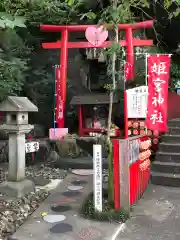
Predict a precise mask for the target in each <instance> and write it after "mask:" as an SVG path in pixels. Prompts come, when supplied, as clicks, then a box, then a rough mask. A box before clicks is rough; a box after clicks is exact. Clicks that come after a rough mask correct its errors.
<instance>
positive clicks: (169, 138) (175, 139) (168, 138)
mask: <svg viewBox="0 0 180 240" xmlns="http://www.w3.org/2000/svg"><path fill="white" fill-rule="evenodd" d="M161 142H165V143H179V144H180V135H170V134H166V135H163V136H162V137H161Z"/></svg>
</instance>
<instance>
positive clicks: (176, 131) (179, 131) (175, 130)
mask: <svg viewBox="0 0 180 240" xmlns="http://www.w3.org/2000/svg"><path fill="white" fill-rule="evenodd" d="M168 133H169V135H180V127H169V131H168Z"/></svg>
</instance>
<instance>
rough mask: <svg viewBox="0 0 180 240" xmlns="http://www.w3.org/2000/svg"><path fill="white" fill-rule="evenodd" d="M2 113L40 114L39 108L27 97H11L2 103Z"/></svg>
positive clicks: (0, 107)
mask: <svg viewBox="0 0 180 240" xmlns="http://www.w3.org/2000/svg"><path fill="white" fill-rule="evenodd" d="M0 111H2V112H38V108H37V107H36V106H35V105H34V104H33V103H32V102H31V101H29V99H28V98H27V97H16V96H9V97H8V98H7V99H6V100H4V101H3V102H1V103H0Z"/></svg>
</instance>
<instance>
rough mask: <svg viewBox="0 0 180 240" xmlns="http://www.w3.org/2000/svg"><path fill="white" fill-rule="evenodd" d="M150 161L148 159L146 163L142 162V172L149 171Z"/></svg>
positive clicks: (140, 166)
mask: <svg viewBox="0 0 180 240" xmlns="http://www.w3.org/2000/svg"><path fill="white" fill-rule="evenodd" d="M150 164H151V162H150V160H149V159H146V160H145V161H144V162H142V163H141V164H140V165H139V169H140V171H145V170H147V169H148V168H149V167H150Z"/></svg>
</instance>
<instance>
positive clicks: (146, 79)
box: [145, 53, 149, 135]
mask: <svg viewBox="0 0 180 240" xmlns="http://www.w3.org/2000/svg"><path fill="white" fill-rule="evenodd" d="M148 55H149V54H147V53H146V54H145V86H148ZM147 98H148V96H147ZM146 112H147V109H146ZM146 117H147V114H146ZM147 132H148V131H147V127H145V134H146V135H147Z"/></svg>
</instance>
